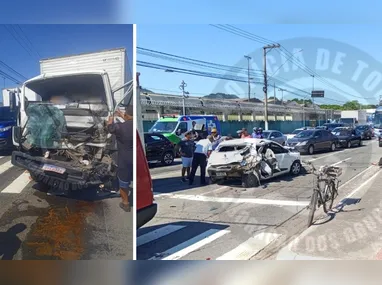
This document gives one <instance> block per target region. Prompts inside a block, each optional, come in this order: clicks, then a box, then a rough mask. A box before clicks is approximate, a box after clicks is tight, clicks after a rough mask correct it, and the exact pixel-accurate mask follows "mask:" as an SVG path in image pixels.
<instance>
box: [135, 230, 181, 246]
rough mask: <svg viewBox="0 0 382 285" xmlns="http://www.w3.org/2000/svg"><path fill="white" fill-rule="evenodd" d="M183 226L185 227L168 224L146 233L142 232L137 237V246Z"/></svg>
mask: <svg viewBox="0 0 382 285" xmlns="http://www.w3.org/2000/svg"><path fill="white" fill-rule="evenodd" d="M183 228H185V226H178V225H168V226H165V227H163V228H160V229H157V230H155V231H152V232H149V233H147V234H143V235H141V236H139V237H138V238H137V246H141V245H144V244H147V243H149V242H152V241H154V240H157V239H160V238H162V237H164V236H167V235H169V234H171V233H173V232H176V231H179V230H181V229H183Z"/></svg>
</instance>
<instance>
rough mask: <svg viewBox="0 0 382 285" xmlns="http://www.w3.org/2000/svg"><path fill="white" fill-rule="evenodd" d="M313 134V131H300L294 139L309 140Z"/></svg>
mask: <svg viewBox="0 0 382 285" xmlns="http://www.w3.org/2000/svg"><path fill="white" fill-rule="evenodd" d="M313 134H314V131H302V132H300V133H299V134H297V135H296V138H310V137H312V136H313Z"/></svg>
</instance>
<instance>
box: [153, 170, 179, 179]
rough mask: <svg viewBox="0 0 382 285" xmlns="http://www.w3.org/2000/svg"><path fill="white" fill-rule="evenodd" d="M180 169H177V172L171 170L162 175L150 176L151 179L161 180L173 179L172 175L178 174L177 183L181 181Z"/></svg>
mask: <svg viewBox="0 0 382 285" xmlns="http://www.w3.org/2000/svg"><path fill="white" fill-rule="evenodd" d="M180 172H181V169H178V170H172V171H167V172H164V173H158V174H152V175H151V179H153V180H154V179H163V178H174V176H173V175H171V174H174V173H178V174H179V182H180V181H181V177H180V176H181V175H180V174H181V173H180Z"/></svg>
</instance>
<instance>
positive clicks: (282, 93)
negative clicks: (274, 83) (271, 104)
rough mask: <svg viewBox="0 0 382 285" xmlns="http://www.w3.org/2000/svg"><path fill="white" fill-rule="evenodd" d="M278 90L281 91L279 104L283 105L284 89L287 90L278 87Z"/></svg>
mask: <svg viewBox="0 0 382 285" xmlns="http://www.w3.org/2000/svg"><path fill="white" fill-rule="evenodd" d="M279 91H281V105H283V104H284V91H287V90H286V89H282V88H279Z"/></svg>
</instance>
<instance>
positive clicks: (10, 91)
mask: <svg viewBox="0 0 382 285" xmlns="http://www.w3.org/2000/svg"><path fill="white" fill-rule="evenodd" d="M2 97H3V106H4V107H9V106H11V103H12V101H14V102H15V105H16V106H19V104H20V98H22V97H25V98H27V99H28V101H40V100H41V98H40V96H38V95H37V94H36V93H35V92H33V91H32V90H30V89H28V88H26V89H25V94H22V92H21V89H20V88H18V87H14V88H4V89H3V90H2Z"/></svg>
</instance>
